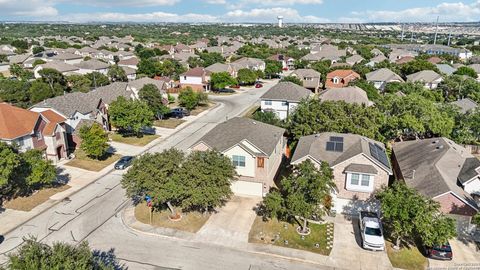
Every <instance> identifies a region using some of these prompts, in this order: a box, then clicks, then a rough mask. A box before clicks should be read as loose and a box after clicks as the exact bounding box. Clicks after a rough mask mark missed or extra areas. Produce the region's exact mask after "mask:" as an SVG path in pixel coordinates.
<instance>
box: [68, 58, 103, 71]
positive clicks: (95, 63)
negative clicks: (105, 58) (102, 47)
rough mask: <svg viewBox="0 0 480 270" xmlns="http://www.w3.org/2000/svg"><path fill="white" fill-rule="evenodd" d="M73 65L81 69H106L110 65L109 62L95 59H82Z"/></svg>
mask: <svg viewBox="0 0 480 270" xmlns="http://www.w3.org/2000/svg"><path fill="white" fill-rule="evenodd" d="M74 66H76V67H78V68H81V69H91V70H99V69H107V68H108V67H110V65H109V64H107V63H105V62H102V61H99V60H97V59H90V60H87V61H82V62H80V63H78V64H74Z"/></svg>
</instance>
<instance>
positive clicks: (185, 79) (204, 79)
mask: <svg viewBox="0 0 480 270" xmlns="http://www.w3.org/2000/svg"><path fill="white" fill-rule="evenodd" d="M208 81H209V78H208V76H207V71H205V69H204V68H202V67H196V68H192V69H189V70H188V71H187V72H185V73H183V74H180V87H181V88H186V87H191V88H192V89H193V90H195V91H200V92H202V91H209V90H210V85H209V83H208Z"/></svg>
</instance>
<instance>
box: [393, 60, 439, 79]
mask: <svg viewBox="0 0 480 270" xmlns="http://www.w3.org/2000/svg"><path fill="white" fill-rule="evenodd" d="M422 70H433V71H435V72H437V73H440V71H439V70H438V68H437V66H435V65H434V64H432V63H430V62H428V61H426V60H418V59H416V60H414V61H410V62H408V63H405V64H403V65H401V66H400V72H401V74H402V75H403V77H406V76H407V75H410V74H413V73H416V72H419V71H422Z"/></svg>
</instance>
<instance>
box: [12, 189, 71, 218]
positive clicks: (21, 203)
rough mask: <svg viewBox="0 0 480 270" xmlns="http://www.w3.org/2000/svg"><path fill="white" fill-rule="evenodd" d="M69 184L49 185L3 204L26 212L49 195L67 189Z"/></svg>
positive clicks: (44, 200) (45, 199)
mask: <svg viewBox="0 0 480 270" xmlns="http://www.w3.org/2000/svg"><path fill="white" fill-rule="evenodd" d="M69 188H70V186H69V185H60V186H56V187H49V188H44V189H41V190H39V191H37V192H35V193H33V194H32V195H30V196H27V197H18V198H15V199H13V200H10V201H7V202H5V203H4V204H3V206H4V207H5V208H7V209H13V210H19V211H25V212H28V211H30V210H32V209H33V208H35V207H37V206H38V205H40V204H42V203H44V202H46V201H47V200H48V199H49V198H50V197H51V196H53V195H55V194H57V193H59V192H62V191H65V190H67V189H69Z"/></svg>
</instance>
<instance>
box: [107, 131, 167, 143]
mask: <svg viewBox="0 0 480 270" xmlns="http://www.w3.org/2000/svg"><path fill="white" fill-rule="evenodd" d="M109 137H110V139H111V140H112V141H114V142H119V143H125V144H130V145H134V146H145V145H147V144H149V143H150V142H152V141H153V140H155V139H157V138H160V136H158V135H146V134H145V135H143V136H142V137H140V138H139V137H137V136H124V135H122V134H118V133H111V134H110V135H109Z"/></svg>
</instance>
